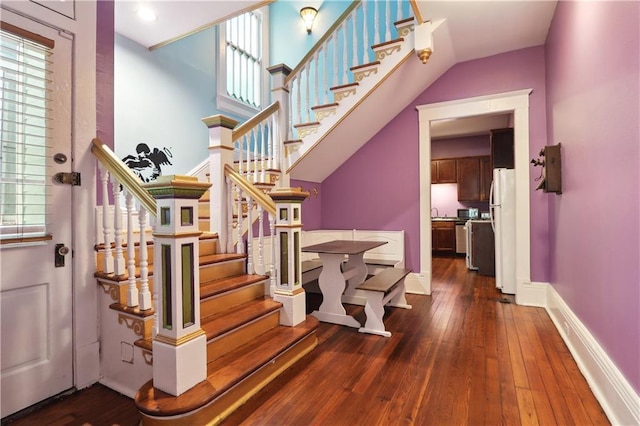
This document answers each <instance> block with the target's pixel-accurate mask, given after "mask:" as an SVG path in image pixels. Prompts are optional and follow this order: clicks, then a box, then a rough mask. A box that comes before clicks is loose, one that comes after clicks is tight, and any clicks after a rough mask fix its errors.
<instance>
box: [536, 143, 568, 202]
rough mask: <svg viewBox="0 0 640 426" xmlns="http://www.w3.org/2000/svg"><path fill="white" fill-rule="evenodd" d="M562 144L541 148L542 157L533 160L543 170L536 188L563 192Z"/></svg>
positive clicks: (558, 192) (557, 192)
mask: <svg viewBox="0 0 640 426" xmlns="http://www.w3.org/2000/svg"><path fill="white" fill-rule="evenodd" d="M560 146H561V144H557V145H549V146H545V147H544V148H542V149H541V150H540V157H538V158H534V159H532V160H531V164H533V166H534V167H537V166H541V167H542V172H541V173H540V177H539V178H538V179H536V180H540V183H538V186H537V187H536V190H538V189H542V190H543V191H544V192H555V193H556V194H562V161H561V156H560Z"/></svg>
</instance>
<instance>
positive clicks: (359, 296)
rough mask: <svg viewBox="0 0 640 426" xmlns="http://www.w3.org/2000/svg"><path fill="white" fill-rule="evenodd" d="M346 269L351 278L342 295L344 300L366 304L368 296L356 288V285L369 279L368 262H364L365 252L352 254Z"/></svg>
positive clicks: (345, 266) (354, 303) (356, 303)
mask: <svg viewBox="0 0 640 426" xmlns="http://www.w3.org/2000/svg"><path fill="white" fill-rule="evenodd" d="M344 269H345V271H348V274H349V276H350V277H351V278H349V281H348V284H347V288H346V289H345V291H344V294H343V295H342V302H344V303H351V304H353V305H362V306H364V305H365V303H366V301H367V298H366V297H365V295H364V293H363V292H362V291H360V290H356V287H357V286H359V285H360V284H362V283H363V282H364V280H366V279H367V264H366V263H365V262H364V253H360V254H352V255H350V256H349V259H348V260H347V263H346V264H345V265H344Z"/></svg>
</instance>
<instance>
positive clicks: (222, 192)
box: [202, 114, 238, 253]
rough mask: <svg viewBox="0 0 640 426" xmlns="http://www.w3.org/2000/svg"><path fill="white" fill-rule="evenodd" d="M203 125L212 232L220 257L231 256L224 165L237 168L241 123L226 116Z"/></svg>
mask: <svg viewBox="0 0 640 426" xmlns="http://www.w3.org/2000/svg"><path fill="white" fill-rule="evenodd" d="M202 121H203V122H204V124H205V125H206V126H207V127H208V128H209V181H210V182H211V190H210V191H209V215H210V218H211V222H210V228H209V230H210V231H211V232H217V233H218V245H219V247H218V250H219V253H227V245H226V244H225V242H226V241H227V239H228V236H227V232H228V227H227V217H228V212H227V209H228V208H229V206H228V202H227V185H226V182H225V176H224V165H225V164H229V165H233V140H232V137H233V128H234V127H236V125H237V124H238V122H237V121H236V120H234V119H232V118H229V117H225V116H223V115H220V114H218V115H212V116H211V117H206V118H203V119H202Z"/></svg>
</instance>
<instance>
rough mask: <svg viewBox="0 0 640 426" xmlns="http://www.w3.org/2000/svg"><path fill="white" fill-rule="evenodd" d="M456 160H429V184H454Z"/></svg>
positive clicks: (455, 179)
mask: <svg viewBox="0 0 640 426" xmlns="http://www.w3.org/2000/svg"><path fill="white" fill-rule="evenodd" d="M456 163H457V161H456V159H445V160H431V183H456V181H457V173H456V171H457V164H456Z"/></svg>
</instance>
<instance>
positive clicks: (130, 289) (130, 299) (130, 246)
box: [125, 191, 139, 307]
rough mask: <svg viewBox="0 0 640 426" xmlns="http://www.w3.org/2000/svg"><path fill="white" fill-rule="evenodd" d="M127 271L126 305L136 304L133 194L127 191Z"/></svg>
mask: <svg viewBox="0 0 640 426" xmlns="http://www.w3.org/2000/svg"><path fill="white" fill-rule="evenodd" d="M125 199H126V203H127V204H126V208H127V272H128V273H129V283H128V285H127V306H130V307H133V306H138V297H139V295H138V286H137V285H136V245H135V241H134V239H133V228H134V226H135V225H134V223H133V212H134V208H133V195H131V193H130V192H129V191H127V193H126V196H125Z"/></svg>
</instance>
